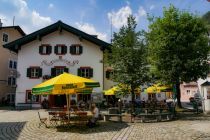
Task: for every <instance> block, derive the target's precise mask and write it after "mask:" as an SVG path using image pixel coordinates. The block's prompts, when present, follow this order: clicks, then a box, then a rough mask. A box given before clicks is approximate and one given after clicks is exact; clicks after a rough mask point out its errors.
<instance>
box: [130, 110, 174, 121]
mask: <svg viewBox="0 0 210 140" xmlns="http://www.w3.org/2000/svg"><path fill="white" fill-rule="evenodd" d="M132 117H133V119H134V120H135V117H138V118H141V122H145V120H146V119H151V118H155V119H156V120H157V121H162V119H163V118H166V120H171V119H172V114H171V113H170V112H165V113H152V114H148V113H140V114H136V115H132Z"/></svg>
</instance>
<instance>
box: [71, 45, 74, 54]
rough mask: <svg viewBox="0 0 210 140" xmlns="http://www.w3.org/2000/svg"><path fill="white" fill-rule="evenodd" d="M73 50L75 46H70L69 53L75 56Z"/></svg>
mask: <svg viewBox="0 0 210 140" xmlns="http://www.w3.org/2000/svg"><path fill="white" fill-rule="evenodd" d="M74 49H75V46H74V45H71V46H70V53H71V54H75V51H74Z"/></svg>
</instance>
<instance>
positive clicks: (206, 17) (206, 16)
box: [202, 11, 210, 25]
mask: <svg viewBox="0 0 210 140" xmlns="http://www.w3.org/2000/svg"><path fill="white" fill-rule="evenodd" d="M202 18H203V19H204V20H205V21H206V22H207V23H208V24H209V25H210V11H208V12H207V13H205V14H204V15H203V17H202Z"/></svg>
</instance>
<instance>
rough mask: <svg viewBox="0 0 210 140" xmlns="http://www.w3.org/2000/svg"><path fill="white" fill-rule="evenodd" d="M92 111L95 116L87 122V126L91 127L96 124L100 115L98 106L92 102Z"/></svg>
mask: <svg viewBox="0 0 210 140" xmlns="http://www.w3.org/2000/svg"><path fill="white" fill-rule="evenodd" d="M91 112H92V114H93V117H92V118H91V119H90V120H89V121H88V123H87V126H88V127H90V128H92V127H94V126H96V122H97V120H98V117H99V110H98V108H97V107H96V104H92V109H91Z"/></svg>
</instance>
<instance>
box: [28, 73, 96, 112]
mask: <svg viewBox="0 0 210 140" xmlns="http://www.w3.org/2000/svg"><path fill="white" fill-rule="evenodd" d="M94 87H100V84H99V82H96V81H94V80H91V79H87V78H83V77H79V76H76V75H72V74H69V73H63V74H61V75H59V76H56V77H54V78H52V79H50V80H47V81H45V82H43V83H41V84H39V85H37V86H34V87H33V88H32V94H33V95H45V94H51V95H58V94H66V100H67V110H68V112H69V108H70V96H69V94H76V93H88V92H89V93H92V88H94Z"/></svg>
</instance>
